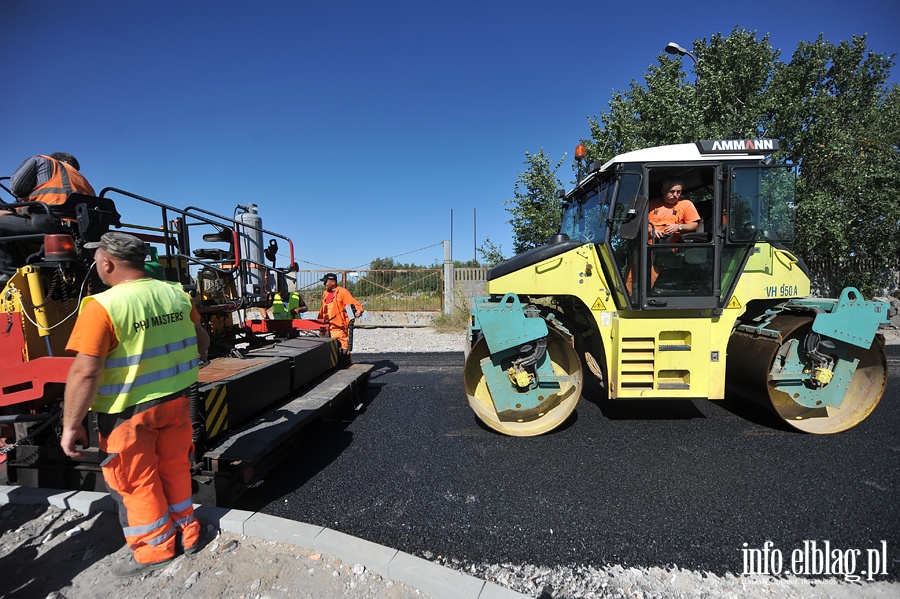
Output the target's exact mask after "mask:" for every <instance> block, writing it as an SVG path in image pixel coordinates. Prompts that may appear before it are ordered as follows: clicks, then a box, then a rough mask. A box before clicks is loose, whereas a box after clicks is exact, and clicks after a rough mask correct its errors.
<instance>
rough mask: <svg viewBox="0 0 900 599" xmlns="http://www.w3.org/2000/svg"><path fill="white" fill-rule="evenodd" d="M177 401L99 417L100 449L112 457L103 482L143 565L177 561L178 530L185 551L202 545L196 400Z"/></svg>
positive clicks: (182, 398) (178, 397)
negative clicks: (195, 492)
mask: <svg viewBox="0 0 900 599" xmlns="http://www.w3.org/2000/svg"><path fill="white" fill-rule="evenodd" d="M171 397H172V398H171V399H164V400H162V401H159V400H151V401H149V402H147V403H146V404H139V405H138V406H135V407H134V408H131V410H130V411H129V412H127V413H124V414H98V418H97V422H98V427H99V429H100V450H101V451H103V452H105V453H106V454H108V455H107V457H106V459H105V460H104V461H103V463H102V464H101V467H102V469H103V478H104V480H105V481H106V486H107V487H108V488H109V493H110V496H111V497H112V498H113V499H114V500H115V501H116V503H117V504H118V507H119V523H120V524H121V525H122V529H123V531H124V532H125V542H126V543H128V546H129V547H130V548H131V550H132V551H133V552H134V560H135V561H136V562H138V563H141V564H149V563H153V562H159V561H162V560H165V559H168V558H171V557H174V556H175V533H176V531H180V532H181V535H182V543H183V546H184V547H193V546H195V545H196V544H197V543H199V542H200V523H199V522H198V521H197V519H196V518H195V517H194V504H193V500H192V496H191V472H190V468H191V461H190V455H191V453H192V452H193V451H194V444H193V442H192V441H191V435H192V429H191V418H190V400H189V398H188V397H187V395H186V394H185V393H182V394H178V395H175V396H171ZM148 405H149V407H145V406H148Z"/></svg>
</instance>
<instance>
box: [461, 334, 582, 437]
mask: <svg viewBox="0 0 900 599" xmlns="http://www.w3.org/2000/svg"><path fill="white" fill-rule="evenodd" d="M547 354H548V358H549V359H550V361H551V365H552V367H553V370H554V372H555V373H556V374H557V375H561V376H571V377H573V379H574V383H563V384H562V386H561V388H560V389H559V390H558V391H557V392H555V393H549V394H548V395H547V397H546V399H545V400H544V401H543V402H542V403H541V407H540V410H539V411H537V412H536V413H535V414H530V415H527V416H525V415H523V418H522V419H519V420H506V419H504V420H501V418H500V416H498V414H497V410H496V408H495V406H494V402H493V400H492V398H491V391H490V389H489V387H488V384H487V381H486V379H485V376H484V373H483V372H482V369H481V360H482V359H484V358H487V357H489V356H490V351H489V350H488V345H487V342H486V341H485V340H484V339H483V338H482V339H481V340H479V341H478V342H477V343H476V344H475V346H474V347H473V348H472V351H471V352H469V355H468V357H467V358H466V365H465V389H466V396H467V397H468V399H469V406H470V407H471V408H472V410H473V411H474V412H475V415H476V416H478V418H479V420H481V421H482V422H484V423H485V424H486V425H487V426H489V427H490V428H492V429H494V430H496V431H498V432H501V433H503V434H505V435H511V436H515V437H532V436H536V435H541V434H544V433H547V432H549V431H552V430H553V429H555V428H556V427H558V426H559V425H561V424H562V423H563V422H565V421H566V419H567V418H568V417H569V415H570V414H571V413H572V412H573V411H574V410H575V406H576V405H577V404H578V400H579V399H580V398H581V389H582V384H583V382H584V376H583V372H582V368H581V360H580V359H579V358H578V354H577V353H575V350H574V349H573V348H572V346H571V344H570V343H569V342H568V341H567V340H566V338H565V337H563V336H562V335H561V334H560V333H558V332H557V331H555V330H553V329H552V328H551V329H550V330H549V333H548V335H547ZM501 392H510V393H514V392H515V391H514V388H513V386H512V384H510V386H509V388H508V389H506V388H505V389H503V390H502V391H501Z"/></svg>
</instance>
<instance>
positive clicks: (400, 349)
mask: <svg viewBox="0 0 900 599" xmlns="http://www.w3.org/2000/svg"><path fill="white" fill-rule="evenodd" d="M465 343H466V334H465V333H436V332H435V331H434V329H430V328H416V329H402V328H372V329H366V328H357V329H355V330H354V332H353V353H356V354H382V353H385V354H386V353H428V352H448V351H463V349H464V348H465Z"/></svg>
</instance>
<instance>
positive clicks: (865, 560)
mask: <svg viewBox="0 0 900 599" xmlns="http://www.w3.org/2000/svg"><path fill="white" fill-rule="evenodd" d="M741 554H742V556H743V561H744V564H743V566H744V571H743V574H744V575H751V574H764V575H771V576H781V575H782V574H785V575H793V576H841V577H843V579H844V580H846V581H852V582H858V581H860V580H862V579H863V578H865V580H868V581H873V580H875V577H876V576H887V573H888V572H887V564H888V556H887V541H881V543H880V545H879V546H877V547H872V548H869V549H840V548H838V547H834V546H832V544H831V541H803V545H802V546H801V547H798V548H796V549H794V550H793V551H791V552H790V554H788V555H787V556H786V555H785V554H784V553H783V552H782V551H781V549H778V548H777V547H775V544H774V543H773V542H772V541H766V542H765V543H763V546H762V548H760V549H754V548H752V547H748V546H747V543H744V544H743V549H741Z"/></svg>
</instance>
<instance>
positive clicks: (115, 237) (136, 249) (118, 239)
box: [84, 231, 147, 262]
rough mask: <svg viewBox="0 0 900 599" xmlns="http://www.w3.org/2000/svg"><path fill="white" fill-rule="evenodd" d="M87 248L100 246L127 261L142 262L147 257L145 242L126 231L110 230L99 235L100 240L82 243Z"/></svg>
mask: <svg viewBox="0 0 900 599" xmlns="http://www.w3.org/2000/svg"><path fill="white" fill-rule="evenodd" d="M84 247H86V248H88V249H91V250H92V249H96V248H101V249H103V250H104V251H106V252H107V253H109V254H110V255H112V256H115V257H116V258H121V259H122V260H126V261H128V262H143V261H144V258H146V257H147V244H146V243H144V242H143V241H141V240H140V239H138V238H137V237H135V236H134V235H129V234H128V233H119V232H116V231H110V232H109V233H104V234H103V235H102V236H101V237H100V241H92V242H90V243H86V244H84Z"/></svg>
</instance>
